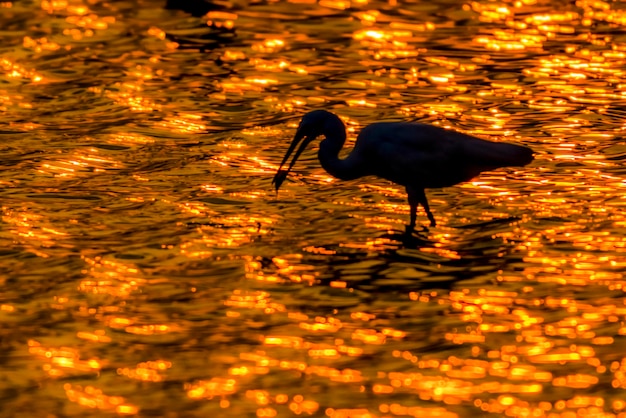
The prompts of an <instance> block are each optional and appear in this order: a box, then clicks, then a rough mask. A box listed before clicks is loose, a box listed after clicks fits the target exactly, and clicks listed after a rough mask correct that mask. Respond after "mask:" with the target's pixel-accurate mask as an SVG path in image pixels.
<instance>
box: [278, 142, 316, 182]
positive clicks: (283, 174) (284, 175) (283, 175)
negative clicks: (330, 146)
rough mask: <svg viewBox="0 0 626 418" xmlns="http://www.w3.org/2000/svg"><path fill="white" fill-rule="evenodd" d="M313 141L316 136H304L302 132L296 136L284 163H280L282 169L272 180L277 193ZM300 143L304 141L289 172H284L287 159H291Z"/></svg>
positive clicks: (279, 168) (290, 165)
mask: <svg viewBox="0 0 626 418" xmlns="http://www.w3.org/2000/svg"><path fill="white" fill-rule="evenodd" d="M302 139H304V141H302ZM313 139H315V137H314V136H313V137H312V136H307V135H305V134H303V133H302V132H301V131H300V130H298V131H297V132H296V136H294V138H293V141H291V144H290V145H289V149H288V150H287V153H286V154H285V156H284V157H283V161H282V162H281V163H280V167H278V171H277V172H276V175H275V176H274V179H273V180H272V184H273V185H274V186H275V187H276V191H277V192H278V189H279V188H280V186H281V184H283V181H285V179H286V178H287V174H289V171H290V170H291V168H292V167H293V165H294V164H295V163H296V161H297V160H298V157H300V154H302V151H304V150H305V148H306V146H307V145H309V142H311V141H312V140H313ZM300 141H302V143H301V144H300V148H298V151H296V154H295V155H294V156H293V160H291V163H289V168H287V170H283V165H285V163H286V162H287V159H288V158H289V156H290V155H291V153H292V152H293V150H294V149H296V147H297V146H298V144H299V143H300Z"/></svg>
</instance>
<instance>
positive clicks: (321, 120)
mask: <svg viewBox="0 0 626 418" xmlns="http://www.w3.org/2000/svg"><path fill="white" fill-rule="evenodd" d="M329 118H337V116H335V115H333V114H332V113H330V112H327V111H325V110H314V111H312V112H309V113H307V114H306V115H304V116H303V117H302V120H301V121H300V125H298V130H297V131H296V135H295V136H294V137H293V140H292V141H291V144H290V145H289V149H288V150H287V153H285V156H284V157H283V161H282V162H281V163H280V167H279V168H278V171H277V172H276V175H275V176H274V179H273V180H272V184H273V185H274V187H276V191H277V192H278V189H279V188H280V186H281V185H282V184H283V182H284V181H285V179H286V178H287V174H289V171H290V170H291V168H292V167H293V165H294V164H295V163H296V161H297V160H298V157H300V154H302V151H304V150H305V149H306V147H307V145H309V143H310V142H311V141H313V140H314V139H315V138H317V137H318V136H320V135H323V134H324V131H325V125H326V123H327V121H328V120H329ZM337 119H338V118H337ZM298 144H300V147H299V148H298V151H296V154H295V155H294V157H293V159H292V160H291V163H290V164H289V168H288V169H287V170H284V169H283V165H285V163H286V162H287V159H288V158H289V156H290V155H291V153H292V152H293V151H294V150H295V149H296V147H297V146H298Z"/></svg>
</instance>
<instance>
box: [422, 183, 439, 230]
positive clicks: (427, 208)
mask: <svg viewBox="0 0 626 418" xmlns="http://www.w3.org/2000/svg"><path fill="white" fill-rule="evenodd" d="M417 201H418V202H419V203H421V204H422V206H423V207H424V210H425V211H426V216H428V220H430V226H437V222H435V217H434V216H433V213H432V212H431V211H430V206H428V199H426V193H425V192H424V189H418V190H417Z"/></svg>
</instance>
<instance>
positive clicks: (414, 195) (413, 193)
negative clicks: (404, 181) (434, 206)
mask: <svg viewBox="0 0 626 418" xmlns="http://www.w3.org/2000/svg"><path fill="white" fill-rule="evenodd" d="M406 193H407V195H408V197H409V207H410V209H411V212H410V214H411V218H410V219H411V220H410V223H409V225H407V227H406V232H407V234H410V233H411V232H413V230H414V229H415V223H416V220H417V207H418V206H419V205H422V206H423V207H424V211H425V212H426V216H427V217H428V220H430V226H437V222H435V217H434V216H433V213H432V212H431V211H430V206H429V205H428V199H426V193H424V189H422V188H416V187H411V186H407V187H406Z"/></svg>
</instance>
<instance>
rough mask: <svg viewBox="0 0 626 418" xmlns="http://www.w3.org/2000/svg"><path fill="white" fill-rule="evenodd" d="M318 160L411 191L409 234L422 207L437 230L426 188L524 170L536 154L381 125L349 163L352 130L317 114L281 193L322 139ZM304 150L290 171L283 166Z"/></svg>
mask: <svg viewBox="0 0 626 418" xmlns="http://www.w3.org/2000/svg"><path fill="white" fill-rule="evenodd" d="M321 135H323V136H324V137H325V139H323V140H322V142H321V143H320V148H319V151H318V158H319V160H320V163H321V164H322V167H324V169H325V170H326V171H327V172H328V173H329V174H330V175H332V176H333V177H336V178H338V179H341V180H353V179H356V178H359V177H363V176H378V177H382V178H384V179H387V180H389V181H392V182H394V183H397V184H400V185H402V186H404V187H405V188H406V192H407V194H408V200H409V207H410V209H411V220H410V223H409V225H408V226H407V233H410V232H412V231H413V229H414V228H415V221H416V217H417V207H418V206H419V205H420V204H421V205H422V207H423V208H424V210H425V211H426V216H428V219H429V220H430V225H431V226H435V225H436V222H435V217H434V216H433V214H432V212H431V211H430V207H429V206H428V200H427V199H426V194H425V192H424V189H427V188H439V187H448V186H452V185H455V184H458V183H461V182H464V181H468V180H470V179H472V178H474V177H476V176H477V175H479V174H480V173H482V172H483V171H489V170H494V169H496V168H500V167H509V166H524V165H526V164H528V163H530V162H531V161H532V160H533V151H532V150H531V149H530V148H528V147H525V146H522V145H515V144H506V143H501V142H491V141H486V140H484V139H480V138H476V137H473V136H470V135H466V134H462V133H460V132H455V131H452V130H448V129H443V128H439V127H437V126H432V125H426V124H423V123H408V122H378V123H372V124H371V125H368V126H366V127H365V128H363V130H362V131H361V133H360V134H359V136H358V137H357V140H356V144H355V145H354V149H353V150H352V152H351V153H350V155H348V156H347V157H346V158H345V159H343V160H342V159H339V151H340V150H341V148H342V147H343V144H344V143H345V141H346V127H345V125H344V124H343V122H342V121H341V119H339V117H337V115H335V114H333V113H330V112H327V111H325V110H314V111H312V112H309V113H307V114H306V115H304V117H303V118H302V120H301V121H300V126H298V130H297V131H296V135H295V137H294V138H293V141H292V142H291V145H289V149H288V150H287V153H286V154H285V157H284V158H283V161H282V162H281V163H280V167H279V168H278V172H277V173H276V175H275V176H274V180H272V184H274V185H275V186H276V192H278V189H279V188H280V186H281V184H283V181H285V179H286V178H287V174H288V173H289V171H290V170H291V168H292V167H293V165H294V164H295V162H296V160H297V159H298V157H299V156H300V154H302V151H304V149H305V148H306V147H307V145H308V144H309V143H310V142H311V141H313V140H314V139H315V138H317V137H318V136H321ZM301 141H302V143H301V144H300V147H299V148H298V150H297V151H296V154H295V155H294V157H293V160H291V163H290V164H289V168H288V169H287V170H284V169H283V165H284V164H285V163H286V162H287V159H288V158H289V156H290V155H291V153H292V152H293V151H294V150H295V149H296V147H297V146H298V144H299V143H300V142H301Z"/></svg>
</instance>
